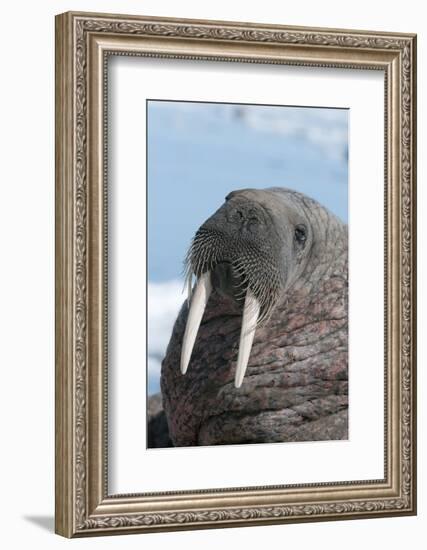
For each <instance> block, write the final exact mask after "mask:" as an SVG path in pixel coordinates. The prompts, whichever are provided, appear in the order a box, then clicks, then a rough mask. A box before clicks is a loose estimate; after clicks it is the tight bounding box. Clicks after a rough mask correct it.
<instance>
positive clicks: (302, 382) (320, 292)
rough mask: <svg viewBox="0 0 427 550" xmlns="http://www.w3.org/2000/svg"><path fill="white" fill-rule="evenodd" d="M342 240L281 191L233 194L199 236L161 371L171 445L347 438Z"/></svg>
mask: <svg viewBox="0 0 427 550" xmlns="http://www.w3.org/2000/svg"><path fill="white" fill-rule="evenodd" d="M347 241H348V236H347V226H346V225H345V224H344V223H343V222H342V221H341V220H339V219H338V218H337V217H336V216H334V215H333V214H332V213H331V212H329V211H328V210H327V209H326V208H324V207H323V206H322V205H320V204H319V203H318V202H316V201H315V200H313V199H311V198H309V197H307V196H306V195H303V194H301V193H298V192H296V191H293V190H290V189H284V188H269V189H263V190H256V189H244V190H241V191H233V192H232V193H230V194H229V195H228V196H227V197H226V200H225V203H224V204H223V205H222V206H221V207H220V208H219V210H217V212H215V213H214V214H213V215H212V216H211V217H210V218H209V219H208V220H206V222H205V223H203V225H202V226H201V227H200V228H199V229H198V230H197V232H196V234H195V236H194V239H193V241H192V243H191V245H190V248H189V251H188V254H187V259H186V266H187V278H188V283H189V285H188V286H189V289H190V290H189V299H188V300H187V301H186V303H184V304H183V306H182V308H181V311H180V313H179V315H178V318H177V320H176V322H175V325H174V329H173V332H172V336H171V339H170V342H169V345H168V348H167V351H166V355H165V358H164V360H163V362H162V370H161V380H160V382H161V392H162V399H163V406H164V411H165V415H166V418H167V422H168V429H169V435H170V437H171V440H172V442H173V444H174V445H176V446H186V445H214V444H215V445H217V444H230V443H249V442H251V443H258V442H273V441H304V440H311V441H313V440H321V439H345V438H346V437H347V434H348V420H347V409H348V353H347V349H348V321H347V309H348V274H347V256H348V254H347V250H348V242H347ZM194 277H195V278H196V282H195V284H194V286H193V284H192V280H193V279H194ZM179 365H180V366H181V372H180V369H179ZM182 373H186V375H185V376H183V375H182ZM245 373H246V374H245Z"/></svg>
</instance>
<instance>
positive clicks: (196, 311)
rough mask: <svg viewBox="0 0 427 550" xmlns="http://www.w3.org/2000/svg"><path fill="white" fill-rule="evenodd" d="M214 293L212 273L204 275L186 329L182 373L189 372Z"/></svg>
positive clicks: (197, 287) (195, 295)
mask: <svg viewBox="0 0 427 550" xmlns="http://www.w3.org/2000/svg"><path fill="white" fill-rule="evenodd" d="M211 291H212V283H211V276H210V272H209V271H207V272H206V273H203V274H202V275H201V276H200V278H199V280H198V281H197V283H196V288H195V290H194V294H193V297H192V299H191V306H190V311H189V312H188V318H187V325H186V327H185V333H184V339H183V341H182V350H181V372H182V374H185V373H186V372H187V367H188V363H189V362H190V357H191V353H192V351H193V346H194V342H195V340H196V336H197V332H198V330H199V326H200V323H201V321H202V317H203V312H204V311H205V307H206V304H207V303H208V299H209V295H210V293H211Z"/></svg>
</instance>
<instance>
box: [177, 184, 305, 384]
mask: <svg viewBox="0 0 427 550" xmlns="http://www.w3.org/2000/svg"><path fill="white" fill-rule="evenodd" d="M312 240H313V236H312V229H311V226H310V223H309V220H308V219H307V218H306V216H305V215H304V212H303V211H302V210H300V209H298V208H297V207H296V206H293V205H292V204H286V203H284V202H283V201H279V200H277V196H276V195H275V193H274V192H272V191H267V190H255V189H245V190H241V191H233V192H232V193H230V194H229V195H228V196H227V197H226V201H225V203H224V204H223V205H222V206H221V207H220V208H219V210H217V211H216V212H215V213H214V214H213V216H211V217H210V218H209V219H208V220H206V222H205V223H204V224H203V225H202V226H201V227H200V228H199V229H198V230H197V232H196V234H195V236H194V239H193V242H192V244H191V246H190V249H189V251H188V254H187V259H186V269H187V280H188V286H189V300H188V302H189V304H190V311H189V314H188V321H187V325H186V330H185V334H184V340H183V345H182V355H181V371H182V372H183V373H185V372H186V370H187V367H188V363H189V361H190V357H191V353H192V349H193V345H194V342H195V339H196V336H197V332H198V329H199V326H200V322H201V319H202V317H203V312H204V310H205V307H206V304H207V301H208V299H209V295H210V293H211V291H212V289H215V290H216V291H217V292H218V293H220V294H221V295H223V296H227V297H229V298H231V299H232V300H234V301H235V302H236V303H237V304H239V305H240V306H241V307H242V308H243V315H242V327H241V337H240V346H239V354H238V360H237V368H236V377H235V386H236V387H240V385H241V384H242V381H243V377H244V374H245V371H246V367H247V363H248V359H249V355H250V351H251V347H252V342H253V337H254V333H255V329H256V327H257V325H259V324H261V323H263V322H264V321H266V320H267V319H268V318H269V317H270V315H271V313H272V311H273V310H274V308H275V306H276V304H277V303H278V302H280V299H281V296H282V295H283V293H284V292H285V291H286V290H287V289H288V288H289V286H290V285H291V284H292V282H293V281H294V280H295V279H296V278H297V277H298V276H299V274H300V273H301V272H302V270H303V269H304V266H305V263H306V262H305V259H306V258H307V257H308V255H309V253H310V249H311V244H312ZM193 275H195V276H196V279H197V282H196V285H195V287H194V290H193V289H192V288H191V287H192V278H193ZM191 295H192V296H191ZM190 300H191V301H190Z"/></svg>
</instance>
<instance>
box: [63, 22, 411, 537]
mask: <svg viewBox="0 0 427 550" xmlns="http://www.w3.org/2000/svg"><path fill="white" fill-rule="evenodd" d="M111 54H115V55H141V56H150V57H172V58H177V57H180V58H191V59H203V60H211V61H212V60H213V61H215V60H222V61H231V62H250V63H273V64H281V63H284V64H296V65H303V66H316V67H346V68H350V69H352V68H353V69H356V68H368V69H373V70H382V71H384V73H385V122H386V139H385V150H384V154H385V168H386V170H385V174H386V177H385V186H386V208H385V229H386V241H385V243H386V265H385V278H386V296H385V301H386V308H385V309H386V311H385V320H386V324H385V325H386V362H385V388H386V390H385V397H386V400H385V404H386V405H385V409H386V410H385V412H386V415H385V417H386V424H385V477H384V479H382V480H368V481H363V482H343V483H322V484H311V485H309V484H307V485H299V486H281V487H261V488H253V487H246V488H241V489H224V490H222V489H221V490H212V491H210V490H200V491H193V492H191V491H183V492H171V493H167V494H166V493H151V494H143V495H138V494H133V495H108V491H107V477H106V471H107V470H106V469H107V453H106V413H107V409H106V408H107V403H106V391H105V390H106V380H107V378H106V364H105V358H106V338H105V329H106V315H105V306H106V303H105V299H106V289H105V277H104V266H105V262H106V248H105V240H106V239H105V237H106V234H105V213H104V208H105V204H106V202H105V199H106V197H105V193H106V191H105V189H106V188H105V181H104V180H105V169H104V166H105V165H104V160H105V154H106V153H105V151H106V135H105V132H104V128H105V126H104V122H105V117H106V108H105V107H106V104H105V101H106V93H107V89H106V84H105V83H106V79H105V75H106V59H107V56H108V55H111ZM415 119H416V36H415V35H413V34H401V33H383V32H381V33H378V32H366V31H353V30H352V31H349V30H332V29H313V28H304V27H283V26H276V25H274V26H272V25H257V24H249V23H235V22H233V23H232V22H222V21H221V22H219V21H196V20H180V19H164V18H153V17H137V16H123V15H107V14H90V13H65V14H62V15H58V16H57V17H56V395H55V397H56V417H55V422H56V508H55V518H56V532H57V533H59V534H61V535H63V536H66V537H77V536H88V535H101V534H102V535H106V534H118V533H130V532H132V533H134V532H147V531H171V530H178V529H200V528H209V527H226V526H228V527H231V526H241V525H244V526H249V525H260V524H273V523H287V522H297V521H315V520H317V521H318V520H333V519H349V518H367V517H382V516H393V515H412V514H415V513H416V461H415V459H416V423H415V420H416V417H415V411H416V401H415V397H416V393H415V388H416V387H415V382H416V380H415V376H416V372H415V361H416V332H415V315H416V295H415V292H416V278H415V277H416V262H415V253H416V216H415V214H416V212H415V208H416V196H415V192H416V189H415V175H416V172H415V171H416V158H415V153H416V141H415V139H416V136H415V130H416V129H415V122H416V121H415Z"/></svg>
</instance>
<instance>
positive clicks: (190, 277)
mask: <svg viewBox="0 0 427 550" xmlns="http://www.w3.org/2000/svg"><path fill="white" fill-rule="evenodd" d="M192 290H193V275H192V273H189V274H188V276H187V306H188V307H190V303H191V294H192Z"/></svg>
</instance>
